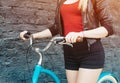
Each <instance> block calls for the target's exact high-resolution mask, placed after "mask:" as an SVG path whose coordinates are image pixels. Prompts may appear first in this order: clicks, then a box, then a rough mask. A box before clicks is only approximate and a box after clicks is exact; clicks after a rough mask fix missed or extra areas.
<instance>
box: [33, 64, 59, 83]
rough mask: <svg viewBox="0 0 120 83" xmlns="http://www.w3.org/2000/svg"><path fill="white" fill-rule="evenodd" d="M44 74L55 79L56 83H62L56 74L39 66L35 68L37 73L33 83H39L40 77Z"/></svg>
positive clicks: (34, 75)
mask: <svg viewBox="0 0 120 83" xmlns="http://www.w3.org/2000/svg"><path fill="white" fill-rule="evenodd" d="M42 72H43V73H46V74H48V75H49V76H51V77H52V78H53V79H54V81H55V83H60V79H59V78H58V77H57V76H56V74H55V73H54V72H52V71H50V70H47V69H44V68H43V67H42V66H39V65H36V67H35V71H34V74H33V77H32V83H37V82H38V78H39V75H40V73H42Z"/></svg>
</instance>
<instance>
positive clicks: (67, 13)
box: [60, 1, 83, 36]
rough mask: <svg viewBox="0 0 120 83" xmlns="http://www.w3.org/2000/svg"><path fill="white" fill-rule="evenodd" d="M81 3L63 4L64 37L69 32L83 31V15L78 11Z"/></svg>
mask: <svg viewBox="0 0 120 83" xmlns="http://www.w3.org/2000/svg"><path fill="white" fill-rule="evenodd" d="M78 4H79V1H77V2H75V3H72V4H63V5H62V6H61V9H60V13H61V16H62V19H63V26H64V36H66V35H67V34H68V33H69V32H80V31H83V26H82V14H81V11H80V9H78Z"/></svg>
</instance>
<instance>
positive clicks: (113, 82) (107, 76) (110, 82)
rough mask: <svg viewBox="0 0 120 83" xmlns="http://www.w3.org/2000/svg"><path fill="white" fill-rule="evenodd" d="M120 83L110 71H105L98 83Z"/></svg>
mask: <svg viewBox="0 0 120 83" xmlns="http://www.w3.org/2000/svg"><path fill="white" fill-rule="evenodd" d="M106 81H107V83H118V79H117V78H116V77H115V76H114V75H113V74H111V73H110V72H103V73H102V74H101V75H100V78H99V80H98V82H97V83H106Z"/></svg>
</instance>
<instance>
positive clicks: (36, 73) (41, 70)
mask: <svg viewBox="0 0 120 83" xmlns="http://www.w3.org/2000/svg"><path fill="white" fill-rule="evenodd" d="M63 40H64V37H55V38H52V39H51V40H50V42H49V43H48V44H47V45H46V47H45V48H44V49H40V48H35V47H32V49H33V50H34V51H35V52H36V53H38V54H39V56H40V59H39V61H38V64H37V65H36V66H35V70H34V73H33V77H32V83H37V82H38V78H39V76H40V74H41V73H45V74H47V75H49V76H51V77H52V78H53V80H54V81H55V83H60V79H59V78H58V77H57V75H56V74H55V73H54V72H52V71H51V70H48V69H45V68H43V67H42V66H41V63H42V52H45V51H46V50H47V49H48V48H49V47H50V46H51V45H52V43H55V44H62V45H63V44H67V45H69V46H71V47H73V45H72V44H70V43H64V42H63ZM32 43H33V41H32V37H30V45H31V46H32ZM109 76H111V77H112V78H113V79H114V80H115V81H116V82H115V83H118V82H119V80H118V79H117V78H116V77H115V75H113V74H112V73H110V72H102V73H101V75H100V77H99V79H98V81H97V83H102V82H103V81H105V80H108V81H110V82H112V83H114V82H113V80H111V79H109V78H105V77H109Z"/></svg>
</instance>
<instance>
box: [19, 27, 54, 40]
mask: <svg viewBox="0 0 120 83" xmlns="http://www.w3.org/2000/svg"><path fill="white" fill-rule="evenodd" d="M27 32H28V31H23V32H21V33H20V37H21V39H23V40H27V39H26V38H25V37H24V35H25V34H26V33H27ZM32 36H33V38H34V39H36V38H47V37H52V34H51V32H50V30H49V29H45V30H43V31H41V32H37V33H33V34H32Z"/></svg>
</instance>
